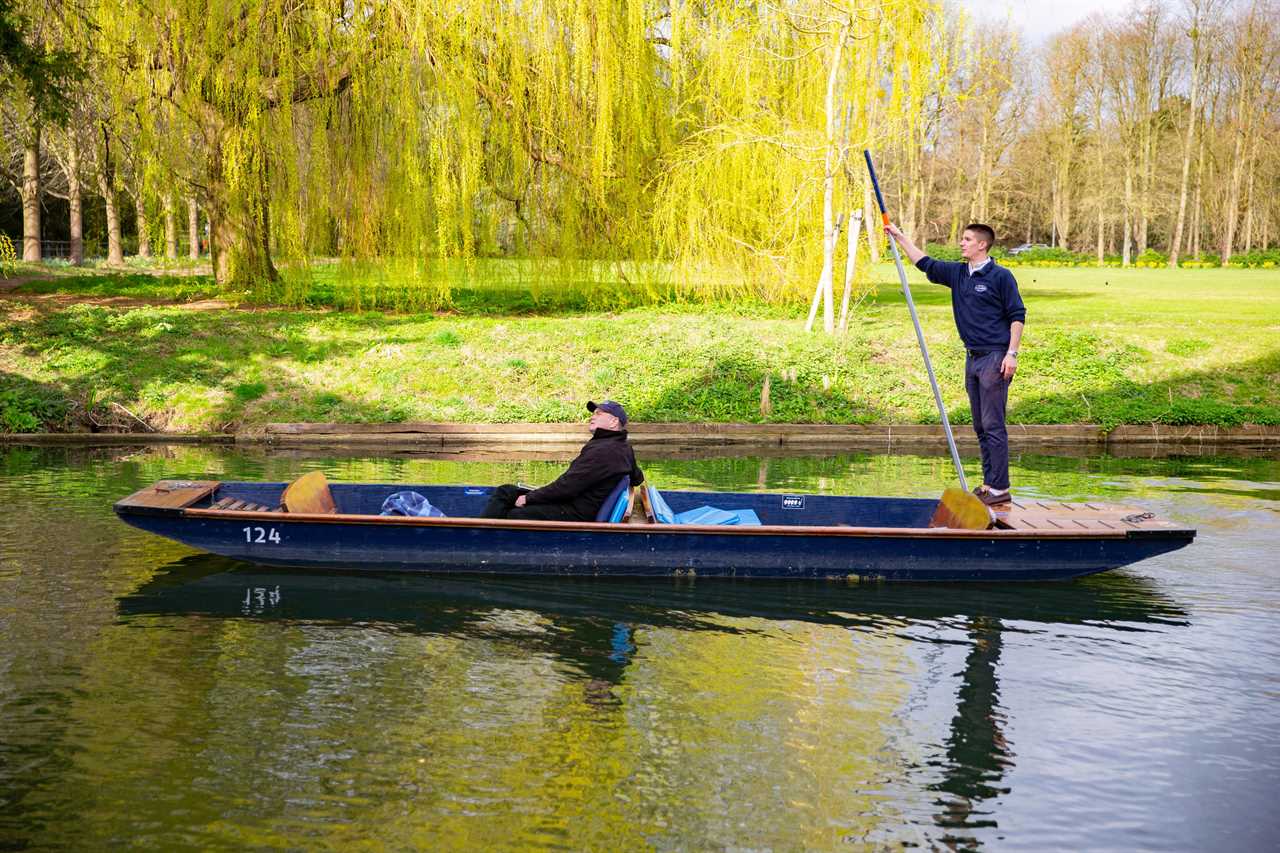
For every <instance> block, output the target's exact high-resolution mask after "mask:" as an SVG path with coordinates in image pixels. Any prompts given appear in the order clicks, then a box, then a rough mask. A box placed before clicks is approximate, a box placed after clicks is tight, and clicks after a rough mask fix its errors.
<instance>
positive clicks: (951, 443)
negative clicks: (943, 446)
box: [862, 148, 969, 492]
mask: <svg viewBox="0 0 1280 853" xmlns="http://www.w3.org/2000/svg"><path fill="white" fill-rule="evenodd" d="M862 155H863V156H864V157H866V158H867V172H868V173H869V174H870V175H871V186H872V187H873V188H875V191H876V201H877V202H879V204H880V218H881V219H882V220H883V221H884V224H885V225H886V226H888V224H889V214H888V212H886V211H885V209H884V196H883V195H881V194H880V182H879V181H878V180H876V167H875V166H873V165H871V152H870V151H868V150H866V149H865V148H864V149H863V151H862ZM889 248H891V249H893V262H894V263H895V264H897V265H898V280H899V281H901V282H902V295H903V296H905V297H906V298H907V310H908V311H910V312H911V322H912V323H913V324H914V325H915V327H916V340H917V341H919V342H920V355H922V356H924V367H925V370H927V371H928V372H929V384H930V385H932V386H933V400H934V402H935V403H937V404H938V415H939V416H940V417H941V418H942V428H943V429H944V430H946V431H947V446H948V447H950V448H951V461H952V462H954V463H955V466H956V476H958V477H959V478H960V488H962V489H964V490H965V491H966V492H967V491H969V483H968V482H967V481H966V480H965V478H964V466H963V465H961V464H960V451H958V450H956V437H955V436H954V435H952V434H951V421H949V420H947V409H946V407H945V406H943V405H942V391H941V390H939V389H938V379H937V377H935V376H934V375H933V362H931V361H930V360H929V347H928V346H927V345H926V344H925V342H924V331H923V330H921V328H920V318H919V317H918V316H916V303H915V302H914V301H913V300H912V299H911V287H910V286H909V285H908V284H907V271H906V270H905V269H903V268H902V255H901V254H899V253H898V241H897V240H895V239H893V237H890V238H889Z"/></svg>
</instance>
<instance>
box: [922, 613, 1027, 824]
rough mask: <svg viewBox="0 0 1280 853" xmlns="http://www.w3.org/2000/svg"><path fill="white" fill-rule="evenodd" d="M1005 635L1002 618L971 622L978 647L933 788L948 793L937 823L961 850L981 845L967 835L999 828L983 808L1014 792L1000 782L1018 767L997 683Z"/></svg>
mask: <svg viewBox="0 0 1280 853" xmlns="http://www.w3.org/2000/svg"><path fill="white" fill-rule="evenodd" d="M1000 631H1001V624H1000V622H999V620H996V619H984V618H978V619H973V620H971V621H970V628H969V638H970V641H971V642H972V646H971V648H970V650H969V654H968V655H967V656H966V657H965V664H964V669H963V670H962V671H961V672H960V678H961V684H960V690H959V692H958V697H957V698H958V701H957V704H956V714H955V716H954V717H953V718H952V720H951V733H950V735H949V736H948V737H947V752H946V762H945V764H944V766H943V771H942V775H943V779H942V781H941V782H939V783H937V784H935V785H932V786H930V788H931V790H933V791H937V792H938V793H940V794H943V795H945V796H942V797H940V798H939V799H938V800H937V801H936V802H937V805H938V806H939V807H940V809H941V810H940V811H939V812H938V813H937V815H936V817H935V820H936V822H937V824H938V826H940V827H943V828H944V829H946V830H947V834H946V836H944V842H945V843H946V844H947V845H948V846H950V847H953V848H956V849H967V848H969V847H971V846H975V845H976V841H975V840H974V839H973V837H972V836H971V835H965V834H962V832H961V831H963V830H973V829H980V828H985V827H994V826H996V821H995V818H994V817H993V816H992V812H991V811H990V809H984V808H983V802H984V801H986V800H991V799H994V798H995V797H997V796H999V795H1001V794H1007V793H1008V792H1009V788H1007V787H1001V784H1000V783H1001V782H1002V781H1003V779H1004V774H1005V771H1006V769H1007V768H1009V767H1010V766H1012V764H1013V752H1012V750H1011V749H1010V748H1009V743H1008V742H1007V741H1006V740H1005V737H1004V724H1005V722H1006V720H1005V714H1004V710H1003V709H1002V708H1001V707H1000V689H999V683H998V682H997V680H996V664H997V663H998V662H999V660H1000V647H1001V643H1002V639H1001V635H1000Z"/></svg>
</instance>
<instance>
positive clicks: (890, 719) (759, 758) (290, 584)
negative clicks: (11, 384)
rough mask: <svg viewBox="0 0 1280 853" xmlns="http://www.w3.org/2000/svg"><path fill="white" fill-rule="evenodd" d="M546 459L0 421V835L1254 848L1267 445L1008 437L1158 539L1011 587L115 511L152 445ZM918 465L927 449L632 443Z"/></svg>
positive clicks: (1037, 471)
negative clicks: (389, 567) (1132, 510)
mask: <svg viewBox="0 0 1280 853" xmlns="http://www.w3.org/2000/svg"><path fill="white" fill-rule="evenodd" d="M312 468H322V469H323V470H325V471H326V472H327V473H328V474H329V475H330V476H331V477H332V478H334V479H344V480H380V481H383V482H391V481H395V482H481V483H496V482H502V481H505V480H513V479H524V480H545V479H547V478H548V475H549V474H551V473H552V472H554V471H555V470H557V468H558V466H557V465H555V464H552V463H457V462H452V463H450V462H432V461H427V460H405V459H398V460H352V459H345V460H335V459H298V458H289V457H272V456H260V455H245V454H239V453H233V452H225V451H211V450H200V449H189V448H188V449H169V448H152V449H147V450H129V451H119V450H117V451H79V452H72V451H62V450H33V449H27V448H10V449H0V710H2V713H0V848H4V849H7V848H25V847H33V848H101V847H107V846H117V845H125V844H129V845H137V846H152V847H157V848H162V849H167V850H168V849H210V848H243V847H255V848H256V847H288V848H342V849H348V848H350V847H352V846H357V845H365V846H385V847H391V848H397V849H403V848H430V849H442V848H448V847H468V848H481V847H483V848H508V849H525V848H529V847H546V848H563V849H574V850H577V849H606V848H607V849H646V848H658V849H704V848H738V849H774V850H796V849H834V850H861V849H881V848H884V847H895V848H896V847H900V846H902V845H903V844H917V845H921V846H923V847H925V848H931V847H953V848H960V849H975V848H982V847H992V848H995V849H1001V850H1004V849H1019V850H1045V849H1086V848H1087V849H1108V850H1130V849H1135V848H1158V849H1206V848H1220V847H1222V848H1230V849H1234V850H1249V849H1272V845H1273V843H1274V842H1273V841H1272V838H1273V835H1274V833H1273V831H1272V830H1273V828H1274V825H1273V822H1274V818H1271V817H1267V815H1270V814H1271V812H1272V810H1273V807H1274V795H1275V790H1276V783H1277V782H1280V757H1278V755H1277V743H1278V742H1280V713H1278V712H1277V707H1278V705H1277V698H1280V697H1278V696H1277V693H1278V692H1280V691H1278V689H1277V682H1278V679H1277V672H1278V670H1280V665H1277V664H1276V661H1277V660H1278V659H1280V641H1278V638H1277V631H1276V628H1275V615H1276V609H1277V603H1280V590H1278V588H1277V582H1276V569H1277V560H1276V557H1275V546H1276V543H1277V539H1278V537H1277V533H1280V463H1277V462H1275V461H1271V460H1265V459H1263V460H1257V459H1254V460H1232V459H1207V460H1206V459H1196V460H1164V461H1151V460H1117V459H1085V460H1080V459H1070V460H1063V459H1050V458H1044V457H1040V458H1032V457H1024V458H1023V459H1022V460H1021V463H1020V466H1018V467H1017V468H1016V470H1015V480H1016V482H1017V483H1019V484H1020V485H1022V488H1023V490H1024V493H1026V494H1028V495H1046V496H1047V495H1052V496H1055V497H1059V498H1062V499H1076V498H1082V497H1091V496H1092V497H1099V498H1103V499H1108V500H1125V501H1128V502H1135V503H1142V504H1144V505H1146V506H1150V507H1151V508H1153V509H1156V510H1157V511H1159V512H1161V513H1163V514H1166V515H1169V516H1172V517H1174V518H1177V519H1179V520H1181V521H1187V522H1191V523H1193V524H1195V525H1197V526H1198V527H1199V528H1200V537H1199V538H1198V539H1197V542H1196V544H1195V545H1194V546H1193V547H1191V548H1188V549H1184V550H1182V551H1179V552H1176V553H1174V554H1170V555H1166V556H1164V557H1161V558H1158V559H1155V560H1152V561H1149V562H1147V563H1143V564H1140V565H1138V566H1136V567H1132V568H1130V569H1127V570H1123V571H1118V572H1112V573H1108V574H1105V575H1100V576H1095V577H1093V578H1088V579H1085V580H1081V581H1077V582H1072V583H1061V584H1023V585H1010V586H1003V587H1000V586H987V585H982V586H958V585H951V586H929V585H892V584H882V585H865V586H856V587H845V586H836V585H831V584H821V583H818V584H809V583H772V582H753V583H740V582H732V581H721V582H713V583H708V582H707V581H705V580H703V581H699V582H697V583H688V582H683V583H682V582H675V581H673V582H662V581H656V582H655V581H649V580H646V581H627V580H611V581H590V580H582V579H578V580H573V579H566V580H537V581H535V580H526V579H513V578H506V579H502V578H488V579H477V578H431V577H395V576H367V575H356V574H350V575H344V574H322V573H304V572H292V573H290V572H283V571H278V570H274V571H273V570H267V569H261V568H254V567H251V566H247V565H245V564H241V563H235V562H232V561H228V560H224V559H221V558H217V557H212V556H209V555H200V554H194V553H192V552H191V551H190V550H189V549H186V548H184V547H182V546H180V545H177V544H175V543H170V542H167V541H166V540H162V539H159V538H155V537H150V536H147V535H146V534H143V533H141V532H139V531H136V530H133V529H131V528H128V527H126V526H125V525H123V524H121V523H119V522H117V521H116V520H115V518H114V516H112V514H111V512H110V503H111V501H112V500H114V499H116V498H118V497H120V496H122V495H124V494H127V493H128V492H130V491H132V490H134V489H136V488H138V487H140V486H141V485H144V484H146V483H149V482H151V481H153V480H155V479H159V478H160V477H163V476H199V475H210V476H215V477H223V478H228V479H232V478H245V479H259V478H261V479H288V478H291V477H293V476H296V475H297V474H298V473H300V472H302V471H303V470H307V469H312ZM646 469H647V470H648V471H649V473H650V476H651V477H653V478H655V479H656V480H657V481H658V482H661V483H663V484H665V485H669V486H671V487H673V488H675V487H680V486H686V485H699V486H711V487H715V488H724V489H756V488H767V489H775V490H788V491H798V490H804V491H810V490H815V491H831V492H839V493H861V494H874V493H880V494H902V495H927V494H931V493H934V492H935V490H936V488H937V486H936V483H938V482H939V481H940V479H942V478H943V477H944V476H945V473H944V472H942V469H941V467H940V465H939V460H936V459H923V458H918V457H909V456H898V457H885V456H865V455H862V456H847V457H837V458H834V459H821V460H815V459H768V460H758V459H729V460H703V461H686V462H653V463H651V464H650V465H648V466H646Z"/></svg>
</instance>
